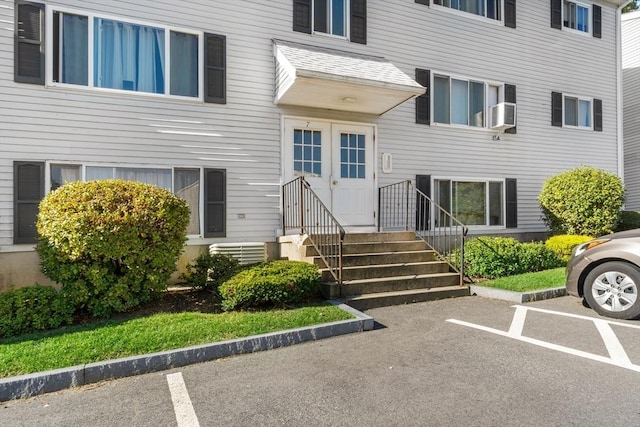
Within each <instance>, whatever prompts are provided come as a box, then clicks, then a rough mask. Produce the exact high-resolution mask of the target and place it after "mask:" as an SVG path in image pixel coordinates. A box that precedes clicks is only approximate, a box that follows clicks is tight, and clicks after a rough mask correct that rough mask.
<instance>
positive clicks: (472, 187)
mask: <svg viewBox="0 0 640 427" xmlns="http://www.w3.org/2000/svg"><path fill="white" fill-rule="evenodd" d="M485 191H486V185H485V183H484V182H463V181H457V182H453V188H452V190H451V197H452V200H451V205H452V209H451V210H452V213H453V216H454V217H455V218H456V219H458V221H460V222H461V223H463V224H466V225H486V223H487V221H486V200H487V198H486V193H485Z"/></svg>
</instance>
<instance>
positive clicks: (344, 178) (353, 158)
mask: <svg viewBox="0 0 640 427" xmlns="http://www.w3.org/2000/svg"><path fill="white" fill-rule="evenodd" d="M374 132H375V128H374V126H372V125H362V124H349V123H332V122H324V121H312V120H301V119H285V120H284V141H283V162H284V165H283V166H284V171H283V173H284V178H285V182H288V181H290V180H292V179H295V178H297V177H299V176H304V177H305V179H306V181H307V182H308V183H309V185H310V186H311V188H312V189H313V191H314V192H315V193H316V194H317V195H318V197H319V198H320V200H322V202H323V203H324V205H325V206H326V207H327V208H328V209H329V210H330V211H331V212H332V214H333V215H334V217H335V218H336V219H337V220H338V222H340V224H342V225H343V226H373V225H374V224H375V161H374V160H375V155H374V151H375V148H374Z"/></svg>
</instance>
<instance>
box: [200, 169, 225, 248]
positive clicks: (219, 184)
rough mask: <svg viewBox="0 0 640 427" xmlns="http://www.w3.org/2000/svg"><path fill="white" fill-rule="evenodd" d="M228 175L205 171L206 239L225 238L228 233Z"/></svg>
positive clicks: (221, 170)
mask: <svg viewBox="0 0 640 427" xmlns="http://www.w3.org/2000/svg"><path fill="white" fill-rule="evenodd" d="M226 181H227V173H226V171H225V170H224V169H205V170H204V197H205V200H204V237H225V236H226V231H227V227H226V224H227V212H226V211H227V209H226V205H227V182H226Z"/></svg>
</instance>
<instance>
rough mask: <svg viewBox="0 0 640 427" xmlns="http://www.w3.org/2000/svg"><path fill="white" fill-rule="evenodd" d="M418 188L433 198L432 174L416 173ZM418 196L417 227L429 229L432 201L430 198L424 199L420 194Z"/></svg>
mask: <svg viewBox="0 0 640 427" xmlns="http://www.w3.org/2000/svg"><path fill="white" fill-rule="evenodd" d="M416 189H417V190H418V191H420V192H422V193H423V194H424V195H425V196H427V197H429V198H431V175H416ZM416 197H417V200H416V229H417V230H428V229H429V221H430V212H429V207H430V203H429V201H428V200H424V198H423V197H421V196H420V195H419V194H418V195H417V196H416Z"/></svg>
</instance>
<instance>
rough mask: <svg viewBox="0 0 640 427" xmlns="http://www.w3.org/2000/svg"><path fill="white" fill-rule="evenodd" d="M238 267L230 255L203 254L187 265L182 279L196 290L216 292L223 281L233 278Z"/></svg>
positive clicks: (235, 260) (236, 261)
mask: <svg viewBox="0 0 640 427" xmlns="http://www.w3.org/2000/svg"><path fill="white" fill-rule="evenodd" d="M238 265H239V263H238V260H237V259H235V258H233V257H232V256H230V255H226V254H210V253H208V252H205V253H202V254H200V255H198V256H197V257H196V258H195V259H194V260H193V262H192V263H189V265H188V266H187V272H186V274H183V275H182V279H184V280H185V282H186V283H187V284H188V285H189V286H192V287H194V288H196V289H207V290H210V291H211V290H213V291H216V290H217V289H218V287H219V286H220V285H221V284H222V283H223V282H224V281H225V280H227V279H229V278H231V276H233V274H234V273H235V272H236V271H237V270H238Z"/></svg>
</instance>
